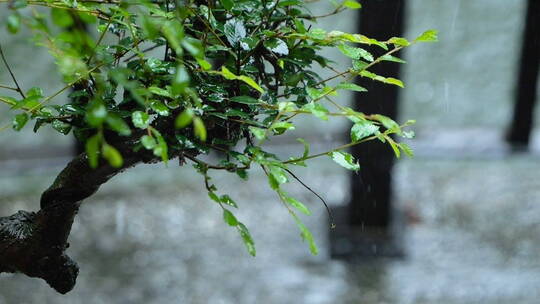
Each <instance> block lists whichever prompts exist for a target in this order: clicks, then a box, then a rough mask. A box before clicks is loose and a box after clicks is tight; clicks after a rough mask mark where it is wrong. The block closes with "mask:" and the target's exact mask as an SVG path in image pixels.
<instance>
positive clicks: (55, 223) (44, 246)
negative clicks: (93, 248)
mask: <svg viewBox="0 0 540 304" xmlns="http://www.w3.org/2000/svg"><path fill="white" fill-rule="evenodd" d="M135 138H136V137H132V138H128V139H127V140H124V141H123V142H122V143H121V144H116V147H117V149H118V150H120V152H121V153H122V155H123V157H124V166H123V167H121V168H113V167H111V166H110V165H108V164H106V163H105V162H102V164H101V165H100V166H99V167H98V168H96V169H92V168H90V167H89V165H88V158H87V156H86V154H85V153H82V154H80V155H78V156H77V157H75V158H74V159H73V160H72V161H71V162H70V163H69V164H68V165H67V166H66V167H65V168H64V170H62V172H61V173H60V174H59V175H58V177H57V178H56V180H55V181H54V183H53V184H52V185H51V186H50V187H49V189H47V190H46V191H45V192H44V193H43V194H42V196H41V209H40V210H39V211H38V212H28V211H18V212H17V213H15V214H13V215H11V216H7V217H0V273H1V272H20V273H24V274H26V275H28V276H30V277H37V278H41V279H43V280H45V281H46V282H47V283H48V284H49V285H50V286H51V287H52V288H54V289H55V290H56V291H58V292H60V293H63V294H64V293H67V292H69V291H70V290H72V289H73V287H74V286H75V281H76V279H77V275H78V273H79V268H78V266H77V264H76V263H75V261H73V260H72V259H71V258H70V257H69V256H68V255H67V254H66V253H65V251H66V249H67V248H68V247H69V244H68V242H67V240H68V236H69V234H70V231H71V226H72V224H73V220H74V218H75V215H76V214H77V212H78V210H79V206H80V204H81V202H82V200H84V199H85V198H87V197H89V196H91V195H92V194H94V193H95V192H96V191H97V190H98V189H99V187H100V186H101V185H102V184H104V183H105V182H107V181H108V180H109V179H111V178H112V177H113V176H115V175H116V174H118V173H120V172H122V171H124V170H125V169H127V168H130V167H133V166H135V165H136V164H138V163H140V162H143V163H151V162H158V161H159V160H160V159H159V158H158V157H156V156H154V155H153V154H152V153H151V152H150V151H147V150H140V151H137V152H134V151H132V147H133V140H135ZM174 156H176V155H174Z"/></svg>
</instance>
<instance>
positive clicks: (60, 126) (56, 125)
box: [52, 119, 71, 135]
mask: <svg viewBox="0 0 540 304" xmlns="http://www.w3.org/2000/svg"><path fill="white" fill-rule="evenodd" d="M52 127H53V129H55V130H56V131H58V132H60V133H62V134H64V135H67V134H68V133H69V131H71V125H70V124H68V123H66V122H63V121H61V120H58V119H55V120H53V122H52Z"/></svg>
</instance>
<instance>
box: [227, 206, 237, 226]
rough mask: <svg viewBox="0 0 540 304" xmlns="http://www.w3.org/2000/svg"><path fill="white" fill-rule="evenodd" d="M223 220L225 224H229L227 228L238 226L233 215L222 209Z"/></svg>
mask: <svg viewBox="0 0 540 304" xmlns="http://www.w3.org/2000/svg"><path fill="white" fill-rule="evenodd" d="M223 220H224V221H225V223H227V224H229V226H233V227H234V226H236V225H238V220H237V219H236V217H235V216H234V214H232V212H230V211H229V210H227V209H223Z"/></svg>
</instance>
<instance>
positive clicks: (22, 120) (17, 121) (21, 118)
mask: <svg viewBox="0 0 540 304" xmlns="http://www.w3.org/2000/svg"><path fill="white" fill-rule="evenodd" d="M27 122H28V114H26V113H21V114H17V115H15V117H13V123H12V126H13V129H14V130H15V131H20V130H21V129H22V128H24V126H25V125H26V123H27Z"/></svg>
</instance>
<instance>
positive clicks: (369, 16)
mask: <svg viewBox="0 0 540 304" xmlns="http://www.w3.org/2000/svg"><path fill="white" fill-rule="evenodd" d="M404 6H405V1H404V0H369V1H362V9H361V10H360V11H359V12H360V15H359V17H360V22H359V29H358V32H359V33H361V34H363V35H366V36H368V37H370V38H375V39H378V40H387V39H389V38H391V37H394V36H403V28H404ZM370 51H371V52H372V53H373V54H374V55H375V56H379V55H382V54H383V53H384V50H382V49H380V48H379V49H377V48H376V47H374V48H372V49H370ZM399 70H400V67H399V64H396V63H387V62H382V63H380V64H377V65H375V66H374V67H373V68H371V69H370V71H371V72H374V73H376V74H379V75H382V76H388V77H390V76H391V77H399ZM359 82H361V83H360V85H362V86H363V87H366V88H367V89H368V92H367V93H358V94H357V95H356V96H355V105H354V107H355V109H356V110H358V111H360V112H363V113H366V114H374V113H378V114H383V115H386V116H389V117H391V118H394V119H395V118H396V116H397V112H398V105H397V99H398V93H399V92H398V90H399V88H398V87H397V86H391V85H386V84H383V83H380V82H375V81H368V80H366V79H359ZM351 152H352V154H353V155H354V156H355V158H357V159H358V160H359V163H360V172H359V173H358V174H353V175H352V177H351V179H350V181H351V185H350V186H351V188H350V189H351V201H350V202H349V204H348V206H347V207H346V208H345V209H336V210H335V213H336V221H337V223H336V224H337V228H336V231H335V232H333V233H332V235H331V246H332V249H331V250H332V252H331V254H332V256H333V257H345V258H354V256H399V255H402V252H401V249H400V248H398V247H399V245H396V243H394V242H395V241H396V238H395V236H393V235H392V231H391V230H392V225H391V223H392V220H393V219H392V213H393V212H392V201H391V195H392V174H391V171H392V167H393V164H394V158H395V156H394V154H393V152H392V150H391V149H390V148H389V147H388V146H387V145H385V144H383V143H381V142H379V141H372V142H368V143H366V144H361V145H358V146H355V147H354V148H353V149H352V151H351Z"/></svg>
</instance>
